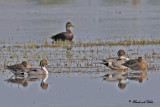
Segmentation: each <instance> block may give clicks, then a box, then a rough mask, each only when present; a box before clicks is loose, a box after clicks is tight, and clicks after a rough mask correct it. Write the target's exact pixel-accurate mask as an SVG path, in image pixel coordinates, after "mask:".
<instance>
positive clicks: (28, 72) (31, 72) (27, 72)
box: [12, 59, 48, 76]
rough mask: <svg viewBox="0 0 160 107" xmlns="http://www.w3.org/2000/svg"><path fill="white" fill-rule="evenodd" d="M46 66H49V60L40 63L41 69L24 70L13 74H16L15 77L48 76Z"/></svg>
mask: <svg viewBox="0 0 160 107" xmlns="http://www.w3.org/2000/svg"><path fill="white" fill-rule="evenodd" d="M46 65H47V60H45V59H43V60H41V61H40V66H41V68H29V69H24V70H20V71H17V72H12V73H14V75H17V76H24V75H28V76H29V75H48V71H47V69H46V68H45V66H46Z"/></svg>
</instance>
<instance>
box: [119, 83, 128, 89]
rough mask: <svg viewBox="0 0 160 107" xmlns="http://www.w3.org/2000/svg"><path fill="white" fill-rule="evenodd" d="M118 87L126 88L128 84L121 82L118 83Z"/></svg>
mask: <svg viewBox="0 0 160 107" xmlns="http://www.w3.org/2000/svg"><path fill="white" fill-rule="evenodd" d="M118 87H119V88H120V89H125V88H126V84H125V83H119V84H118Z"/></svg>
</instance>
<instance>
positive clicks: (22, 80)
mask: <svg viewBox="0 0 160 107" xmlns="http://www.w3.org/2000/svg"><path fill="white" fill-rule="evenodd" d="M47 78H48V75H31V76H28V77H25V76H16V75H13V76H11V77H10V78H8V79H6V80H4V81H6V82H7V83H11V84H18V86H19V85H22V86H23V87H27V86H28V85H29V84H30V83H32V82H36V81H40V80H41V83H40V87H41V88H42V89H47V88H48V84H47V83H45V82H46V80H47Z"/></svg>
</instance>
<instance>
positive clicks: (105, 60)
mask: <svg viewBox="0 0 160 107" xmlns="http://www.w3.org/2000/svg"><path fill="white" fill-rule="evenodd" d="M117 59H118V57H115V58H107V59H102V61H103V62H113V61H116V60H117Z"/></svg>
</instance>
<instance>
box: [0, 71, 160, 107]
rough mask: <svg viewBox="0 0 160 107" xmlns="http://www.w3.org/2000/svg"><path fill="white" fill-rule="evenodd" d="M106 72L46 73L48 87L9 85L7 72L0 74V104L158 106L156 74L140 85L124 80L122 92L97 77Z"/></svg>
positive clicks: (57, 106) (5, 106)
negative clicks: (124, 85) (141, 102)
mask: <svg viewBox="0 0 160 107" xmlns="http://www.w3.org/2000/svg"><path fill="white" fill-rule="evenodd" d="M105 74H106V73H91V74H88V73H82V74H78V73H69V74H67V73H63V74H56V73H50V75H49V78H48V79H47V81H46V83H47V84H48V88H47V89H45V90H43V89H42V88H41V87H40V83H41V81H35V82H31V83H29V84H28V86H26V87H24V86H22V85H21V84H19V85H18V84H11V83H8V82H6V81H4V80H5V79H7V78H9V77H8V76H9V75H11V74H8V72H5V73H4V74H3V73H1V79H0V80H1V87H0V89H1V92H0V94H1V105H3V107H14V106H17V107H20V106H24V107H29V106H33V107H44V106H45V107H66V106H67V107H70V106H71V107H74V106H78V107H81V106H84V107H86V106H89V107H97V106H98V107H99V106H100V107H104V106H108V105H110V106H127V105H130V106H148V107H149V106H157V107H158V106H159V103H160V97H159V96H160V94H159V89H160V86H159V85H158V84H157V81H160V78H159V76H160V73H159V71H158V72H148V76H147V78H145V79H144V80H143V82H139V81H138V80H128V81H127V85H126V87H125V88H124V89H120V88H119V87H118V81H114V82H109V81H105V80H103V79H102V77H101V76H103V75H105ZM2 96H3V97H2ZM129 100H131V101H133V100H138V101H145V100H151V101H154V103H153V104H134V103H130V102H129Z"/></svg>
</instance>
